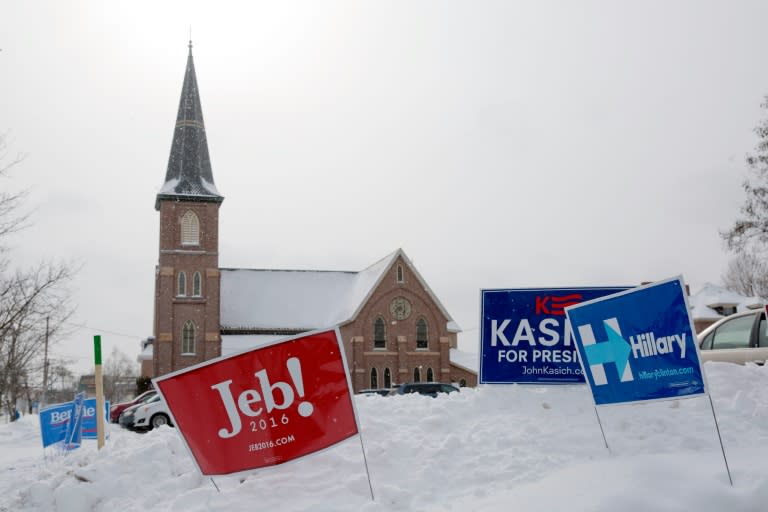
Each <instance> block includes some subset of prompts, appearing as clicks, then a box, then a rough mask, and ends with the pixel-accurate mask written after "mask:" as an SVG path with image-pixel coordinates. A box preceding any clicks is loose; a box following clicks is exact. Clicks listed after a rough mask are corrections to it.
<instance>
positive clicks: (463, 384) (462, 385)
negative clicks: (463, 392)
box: [459, 379, 467, 388]
mask: <svg viewBox="0 0 768 512" xmlns="http://www.w3.org/2000/svg"><path fill="white" fill-rule="evenodd" d="M459 387H460V388H465V387H467V379H461V380H460V381H459Z"/></svg>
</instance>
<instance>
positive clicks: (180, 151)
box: [155, 40, 224, 210]
mask: <svg viewBox="0 0 768 512" xmlns="http://www.w3.org/2000/svg"><path fill="white" fill-rule="evenodd" d="M163 199H172V200H185V201H196V202H215V203H221V202H222V201H224V197H223V196H221V195H220V194H219V192H218V190H217V189H216V185H215V184H214V182H213V172H212V171H211V160H210V157H209V156H208V140H207V138H206V136H205V124H204V123H203V109H202V107H201V105H200V93H199V91H198V88H197V77H196V76H195V62H194V60H193V59H192V41H191V40H190V41H189V56H188V57H187V69H186V71H185V73H184V85H183V86H182V89H181V99H180V101H179V112H178V114H177V116H176V127H175V129H174V132H173V142H172V143H171V155H170V157H169V158H168V169H167V171H166V173H165V183H164V184H163V186H162V188H161V189H160V192H159V193H158V194H157V198H156V200H155V209H156V210H159V209H160V201H161V200H163Z"/></svg>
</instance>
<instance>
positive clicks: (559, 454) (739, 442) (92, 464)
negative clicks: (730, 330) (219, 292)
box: [0, 363, 768, 512]
mask: <svg viewBox="0 0 768 512" xmlns="http://www.w3.org/2000/svg"><path fill="white" fill-rule="evenodd" d="M705 368H706V373H707V376H708V379H709V384H710V389H711V391H712V397H713V401H714V404H715V408H716V412H717V414H718V419H719V423H720V429H721V432H722V435H723V442H724V444H725V450H726V454H727V456H728V462H729V464H730V468H731V472H732V475H733V479H734V486H733V487H731V486H730V485H729V483H728V477H727V473H726V471H725V466H724V463H723V457H722V454H721V451H720V444H719V443H718V440H717V433H716V431H715V428H714V423H713V421H712V413H711V410H710V404H709V400H708V399H707V398H695V399H689V400H682V401H675V402H657V403H652V404H646V405H637V406H615V407H608V408H602V409H600V418H601V420H602V424H603V428H604V429H605V433H606V437H607V440H608V444H609V446H610V451H609V450H608V449H606V447H605V444H604V442H603V437H602V435H601V433H600V427H599V425H598V422H597V416H596V414H595V410H594V407H593V406H592V402H591V398H590V396H589V392H588V390H587V388H586V387H583V386H561V387H547V388H543V387H535V386H486V387H481V388H478V389H476V390H473V389H463V390H462V392H461V393H454V394H451V395H449V396H441V397H439V398H437V399H431V398H426V397H421V396H414V395H408V396H396V397H380V396H378V395H372V396H357V397H356V400H357V405H358V412H359V416H360V421H361V423H362V432H363V441H364V443H365V447H366V454H367V461H368V466H369V469H370V474H371V478H372V483H373V491H374V493H375V497H376V499H375V501H373V502H372V501H371V500H370V491H369V488H368V481H367V479H366V473H365V466H364V462H363V458H362V455H361V449H360V441H359V440H358V439H354V440H349V441H346V442H345V443H343V444H342V445H340V446H338V447H336V448H334V449H331V450H329V451H327V452H324V453H322V454H318V455H315V456H312V457H310V458H307V459H304V460H300V461H297V462H294V463H290V464H286V465H283V466H279V467H277V468H274V469H270V470H264V471H261V472H257V473H254V474H252V475H250V476H248V477H244V478H243V477H228V478H217V479H216V485H217V486H218V487H219V489H220V492H219V491H217V490H216V488H215V487H214V485H213V483H212V482H211V480H210V479H208V478H204V477H201V476H200V475H198V473H197V471H196V470H195V468H194V465H193V463H192V460H191V458H190V456H189V454H188V453H187V451H186V449H185V447H184V445H183V443H182V442H181V439H180V437H179V435H178V433H177V432H176V431H175V430H174V429H171V428H167V427H164V428H161V429H160V430H157V431H153V432H150V433H148V434H144V435H141V434H135V433H131V432H127V431H124V430H120V429H119V427H116V426H114V425H110V434H111V439H110V440H109V441H108V443H107V445H106V447H105V448H104V449H103V450H101V452H98V451H97V450H96V448H95V443H94V442H89V443H88V444H86V445H85V446H84V448H82V449H81V450H80V451H77V452H74V453H72V454H70V455H68V456H66V457H59V458H48V459H45V458H44V457H43V452H42V448H41V444H40V440H39V428H38V425H37V417H36V416H27V417H24V418H23V419H22V420H21V421H19V422H16V423H12V424H5V425H0V468H2V469H1V470H0V471H1V473H0V474H1V475H2V477H1V478H0V496H1V497H0V511H2V510H30V511H67V512H72V511H80V510H83V511H85V510H93V511H109V512H114V510H121V511H134V510H135V511H139V510H141V511H144V510H171V511H210V510H214V511H224V510H229V511H240V510H243V511H245V510H280V511H281V512H282V511H310V510H311V511H325V510H327V511H364V512H367V511H377V512H378V511H409V510H413V511H457V512H458V511H467V510H470V511H471V510H482V511H484V512H486V511H487V512H492V511H502V510H503V511H506V510H510V509H511V508H514V509H515V510H518V511H552V510H568V511H606V512H608V511H614V510H622V511H623V512H634V511H638V512H639V511H643V512H647V511H649V510H653V511H666V510H669V511H679V510H697V511H699V512H707V511H722V510H728V511H729V512H738V511H753V510H763V509H764V508H765V504H766V503H768V476H766V474H768V472H767V471H765V469H764V468H765V465H766V463H765V461H766V460H768V407H767V405H768V394H766V391H765V390H766V389H768V369H766V368H762V367H757V366H746V367H743V366H735V365H730V364H724V363H708V364H707V365H706V366H705Z"/></svg>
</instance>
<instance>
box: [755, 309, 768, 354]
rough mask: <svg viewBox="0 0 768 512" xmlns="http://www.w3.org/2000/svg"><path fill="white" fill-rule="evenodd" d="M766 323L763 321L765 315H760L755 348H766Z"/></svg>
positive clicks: (767, 343) (767, 325) (767, 336)
mask: <svg viewBox="0 0 768 512" xmlns="http://www.w3.org/2000/svg"><path fill="white" fill-rule="evenodd" d="M767 329H768V322H766V321H765V313H760V325H759V326H758V329H757V346H758V347H768V333H766V330H767Z"/></svg>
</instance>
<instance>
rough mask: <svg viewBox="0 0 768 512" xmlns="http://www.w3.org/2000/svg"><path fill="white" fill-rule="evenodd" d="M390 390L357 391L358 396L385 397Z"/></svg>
mask: <svg viewBox="0 0 768 512" xmlns="http://www.w3.org/2000/svg"><path fill="white" fill-rule="evenodd" d="M391 391H392V390H391V389H388V388H376V389H361V390H360V391H358V393H357V394H358V395H381V396H387V395H388V394H390V392H391Z"/></svg>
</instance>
